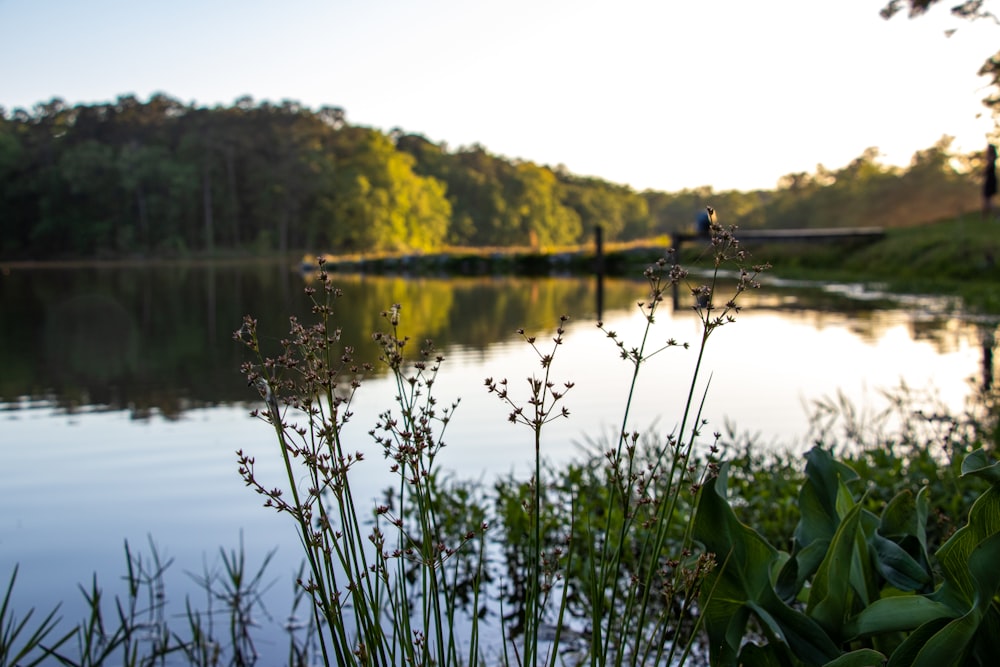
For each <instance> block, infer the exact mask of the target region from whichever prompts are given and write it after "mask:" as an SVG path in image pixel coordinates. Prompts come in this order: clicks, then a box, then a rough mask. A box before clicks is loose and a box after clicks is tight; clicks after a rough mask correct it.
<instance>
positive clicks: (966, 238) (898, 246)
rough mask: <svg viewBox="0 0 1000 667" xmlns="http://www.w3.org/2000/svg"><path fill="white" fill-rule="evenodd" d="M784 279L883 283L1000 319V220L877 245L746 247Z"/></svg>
mask: <svg viewBox="0 0 1000 667" xmlns="http://www.w3.org/2000/svg"><path fill="white" fill-rule="evenodd" d="M747 249H748V250H749V251H750V252H751V253H752V254H753V255H754V256H755V257H761V258H766V259H767V261H769V262H770V263H771V265H772V266H773V270H772V273H773V274H774V275H775V276H778V277H781V278H798V279H807V280H829V281H837V282H860V283H879V284H880V285H883V286H884V287H886V288H888V289H889V290H891V291H894V292H901V293H915V294H926V293H929V294H941V295H951V296H956V297H960V298H962V300H963V301H964V303H965V306H966V307H967V308H969V309H971V310H975V311H979V312H989V313H1000V291H998V290H997V289H996V286H997V284H998V283H1000V220H990V221H984V220H982V219H981V218H980V216H979V215H978V214H971V215H965V216H962V217H959V218H953V219H948V220H942V221H939V222H935V223H931V224H927V225H920V226H916V227H904V228H894V229H888V230H886V236H885V238H884V239H882V240H880V241H877V242H875V243H862V244H858V243H854V244H851V243H844V244H829V243H827V244H818V243H817V244H806V243H795V244H791V243H769V244H747Z"/></svg>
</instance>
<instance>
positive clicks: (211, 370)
mask: <svg viewBox="0 0 1000 667" xmlns="http://www.w3.org/2000/svg"><path fill="white" fill-rule="evenodd" d="M333 279H334V280H335V281H336V284H337V285H338V286H340V287H341V288H342V289H343V291H344V298H342V299H341V300H340V301H339V302H338V304H339V314H338V318H337V319H338V322H339V324H340V325H341V326H342V327H343V329H344V331H343V339H344V340H345V341H348V342H349V343H350V344H353V345H354V346H355V347H356V349H357V356H358V358H359V360H364V361H374V360H375V357H376V349H375V346H374V345H373V344H372V343H371V340H370V334H371V332H373V331H375V330H377V329H379V328H380V327H381V326H382V322H381V319H380V317H379V312H380V311H381V310H382V309H384V308H387V307H388V306H390V305H391V304H393V303H400V304H403V312H404V322H405V327H406V331H407V332H408V333H409V335H410V336H411V338H413V339H415V340H423V339H425V338H432V339H433V340H434V341H435V343H436V344H437V345H438V347H439V348H442V349H447V348H448V347H451V346H460V347H461V348H463V350H464V351H465V352H466V353H468V352H469V351H474V352H478V353H482V352H484V351H485V350H486V349H487V348H489V347H490V346H491V345H494V344H496V343H499V342H502V341H505V340H508V339H510V338H511V337H512V336H513V334H514V331H515V330H516V329H517V328H519V327H524V328H525V329H529V330H538V329H541V328H545V327H548V326H550V325H551V323H552V322H553V321H554V320H555V318H556V317H557V316H558V315H559V314H567V315H569V316H570V317H571V318H572V319H573V320H574V321H581V320H583V321H588V320H592V321H596V320H597V319H598V318H600V317H608V316H614V314H615V313H621V312H622V311H623V310H625V309H629V308H632V307H634V303H635V301H637V300H640V299H641V298H642V297H643V291H644V284H643V283H642V282H639V281H630V280H622V279H615V278H608V277H597V278H595V277H561V278H531V279H527V278H517V277H488V276H487V277H474V278H469V277H464V278H463V277H456V278H408V279H407V278H401V277H388V276H359V275H336V276H334V278H333ZM308 280H309V278H308V277H305V278H303V277H302V276H300V275H299V274H297V273H295V272H293V271H291V270H289V268H288V267H286V266H283V265H276V264H257V265H250V266H246V265H238V266H237V265H227V266H214V265H209V266H170V267H157V268H125V269H123V268H86V269H84V268H81V269H59V270H11V271H9V273H5V274H4V275H3V276H2V277H0V304H2V309H3V315H4V316H3V318H2V321H0V364H2V367H3V368H4V373H3V374H2V375H0V404H3V406H4V407H6V408H7V409H12V408H16V407H18V406H20V407H25V406H28V405H33V404H37V403H38V401H45V402H46V404H54V405H56V406H58V407H60V408H61V409H63V410H66V411H74V410H79V409H83V408H84V407H89V408H90V409H93V408H94V407H95V406H96V407H97V408H98V409H111V410H128V411H129V412H130V414H131V415H132V416H133V417H135V418H144V417H147V416H149V415H150V414H153V413H158V414H162V415H164V416H166V417H168V418H175V417H178V416H180V415H181V414H182V413H183V412H184V411H185V410H187V409H189V408H191V407H197V406H207V405H218V404H229V403H239V402H241V401H244V400H246V399H247V398H248V397H249V396H250V394H248V392H247V391H246V389H245V387H244V386H243V382H242V381H241V378H240V375H239V372H238V368H239V365H240V362H241V361H242V360H243V354H244V352H243V350H242V349H241V347H240V346H238V345H236V344H234V343H233V341H232V331H233V330H234V329H235V328H236V327H237V326H238V324H239V322H240V321H241V319H242V317H243V315H244V314H247V313H251V314H253V315H254V316H255V317H257V318H258V320H259V322H260V326H261V331H262V333H263V336H264V340H265V342H268V341H270V343H272V344H273V345H274V346H275V348H277V341H278V340H279V339H280V338H281V337H282V335H283V334H284V333H285V332H286V331H287V321H288V320H287V318H288V316H289V315H297V316H299V317H301V318H308V317H309V313H308V306H309V304H308V302H307V300H306V299H305V297H304V296H303V295H302V287H303V283H304V282H308ZM723 289H724V288H723ZM741 299H742V303H743V306H744V307H745V308H746V309H747V310H752V311H753V312H756V313H762V312H775V313H781V314H783V315H784V316H786V317H790V318H795V319H802V320H804V321H806V322H808V323H809V324H810V325H811V326H813V327H815V328H816V329H823V328H825V327H828V326H834V325H836V326H846V327H847V328H849V329H850V330H851V331H853V332H855V333H856V334H857V335H858V336H860V337H861V338H862V339H864V340H866V341H875V340H877V339H879V338H880V337H881V336H882V335H883V334H884V333H885V332H886V331H887V330H888V329H889V328H891V327H895V326H898V325H899V323H900V312H901V311H900V310H899V307H898V304H894V303H893V302H892V301H891V300H890V299H889V298H888V297H886V296H884V295H882V296H877V298H871V296H870V295H866V294H859V293H858V292H857V290H852V289H837V288H830V287H828V286H827V287H820V286H814V285H769V286H766V287H765V288H764V289H763V290H761V291H759V292H749V293H746V294H744V295H743V296H742V297H741ZM691 305H692V304H691V298H690V295H689V294H686V293H685V292H684V291H683V289H682V290H680V291H679V294H678V298H677V302H676V304H675V317H683V316H684V313H691ZM935 311H936V312H935ZM907 313H908V315H907V320H906V321H907V326H908V328H909V331H910V335H911V337H912V338H913V339H914V340H920V341H927V342H928V343H930V344H931V345H933V346H934V348H935V349H937V350H938V351H939V352H941V353H945V352H949V351H953V350H955V349H958V348H959V347H961V346H963V345H968V344H970V342H971V344H973V345H975V346H976V347H978V348H981V349H982V350H983V355H984V361H983V368H984V371H985V370H986V369H987V368H989V369H992V359H991V356H990V355H991V354H992V349H993V348H994V346H995V341H994V340H993V338H992V335H993V324H983V325H981V326H980V327H979V329H976V328H974V327H971V326H969V325H968V324H967V323H963V322H962V321H960V320H957V319H955V318H954V317H952V315H951V314H950V307H949V304H947V303H943V302H942V303H934V302H926V303H921V304H917V307H916V308H915V309H914V308H912V307H911V309H910V310H908V311H907ZM691 316H692V317H693V314H691ZM973 339H974V340H973ZM988 357H989V358H988ZM984 377H985V376H984Z"/></svg>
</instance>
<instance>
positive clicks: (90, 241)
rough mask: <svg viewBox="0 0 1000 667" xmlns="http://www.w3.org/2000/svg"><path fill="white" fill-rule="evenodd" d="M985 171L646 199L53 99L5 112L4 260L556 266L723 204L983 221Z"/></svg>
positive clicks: (830, 176)
mask: <svg viewBox="0 0 1000 667" xmlns="http://www.w3.org/2000/svg"><path fill="white" fill-rule="evenodd" d="M977 165H978V158H976V157H974V156H962V155H956V154H955V153H954V151H953V150H952V149H951V148H950V139H948V138H944V139H942V140H941V141H940V142H938V143H937V144H935V145H934V146H933V147H931V148H928V149H926V150H924V151H919V152H917V153H916V154H915V155H914V157H913V162H912V164H911V165H910V167H909V168H908V169H897V168H893V167H887V166H884V165H882V164H880V163H879V162H878V151H877V149H874V148H871V149H868V150H866V151H865V152H864V154H863V155H862V156H860V157H858V158H857V159H856V160H854V161H852V162H851V163H850V164H848V165H847V166H845V167H843V168H841V169H836V170H831V169H827V168H825V167H823V166H822V165H820V166H819V167H818V168H817V171H816V173H815V174H806V173H796V174H789V175H788V176H786V177H784V178H783V179H781V181H780V182H779V183H778V184H777V187H776V189H775V190H772V191H755V192H737V191H727V192H715V191H713V190H712V188H711V187H708V186H706V187H700V188H694V189H689V190H683V191H681V192H677V193H665V192H657V191H646V192H636V191H634V190H632V189H631V188H630V187H628V186H624V185H616V184H612V183H608V182H606V181H603V180H601V179H598V178H592V177H581V176H577V175H574V174H572V173H570V172H568V171H567V170H566V169H565V168H564V167H561V166H560V167H555V168H551V167H548V166H544V165H539V164H536V163H534V162H531V161H529V160H523V159H509V158H504V157H501V156H497V155H494V154H491V153H490V152H488V151H487V150H486V149H485V148H483V147H482V146H479V145H473V146H469V147H459V148H458V149H455V150H448V149H447V148H446V146H445V145H444V144H435V143H433V142H431V141H429V140H427V139H426V138H424V137H422V136H420V135H418V134H407V133H404V132H402V131H395V130H394V131H392V132H390V133H384V132H382V131H380V130H376V129H372V128H366V127H362V126H358V125H352V124H350V123H348V122H347V119H346V115H345V113H344V111H343V109H340V108H338V107H322V108H320V109H319V110H312V109H309V108H307V107H304V106H302V105H301V104H298V103H296V102H293V101H287V100H286V101H283V102H282V103H280V104H272V103H269V102H260V103H254V101H253V100H251V99H249V98H241V99H239V100H237V101H236V102H235V103H234V104H233V105H232V106H230V107H215V108H202V107H195V106H193V105H184V104H182V103H180V102H179V101H177V100H175V99H172V98H170V97H168V96H166V95H163V94H158V95H154V96H152V97H151V98H150V99H149V100H148V101H146V102H142V101H140V100H138V99H136V98H135V97H133V96H122V97H119V98H118V99H117V100H115V101H114V102H111V103H101V104H91V105H84V104H79V105H76V106H72V107H71V106H69V105H68V104H66V103H65V102H64V101H63V100H61V99H59V98H54V99H52V100H51V101H49V102H46V103H40V104H38V105H36V106H35V107H33V108H32V109H31V110H30V111H27V110H24V109H15V110H14V111H13V112H10V113H6V114H0V257H3V258H5V259H36V260H47V259H52V258H66V257H123V256H150V255H155V256H182V257H183V256H187V255H190V254H193V253H198V254H222V253H239V254H242V255H246V254H251V253H262V254H267V253H281V254H284V253H287V252H289V251H291V250H305V251H308V252H314V253H315V252H324V251H332V252H336V253H353V252H363V253H372V252H380V251H390V250H394V251H401V252H415V253H420V252H427V251H431V250H440V249H441V248H443V247H444V246H445V245H446V244H447V245H452V246H455V245H459V246H477V247H485V246H494V247H512V246H517V247H530V248H533V249H535V250H544V249H551V248H553V247H555V246H561V245H566V244H578V243H582V242H584V241H585V240H587V239H588V238H589V237H590V236H591V234H592V233H593V230H594V228H595V227H598V226H600V227H601V228H602V229H603V230H604V236H605V239H606V240H607V241H609V242H613V241H630V240H637V239H643V238H650V237H656V236H661V235H664V234H668V233H671V232H673V231H676V230H678V229H682V228H684V227H686V226H689V225H691V224H692V223H693V221H694V218H695V215H696V214H697V212H698V211H699V210H701V209H703V208H704V207H705V206H706V205H708V204H709V203H712V204H714V205H715V206H716V207H717V208H719V209H722V210H725V211H726V212H727V214H726V215H727V218H726V220H725V221H724V222H725V223H727V224H730V225H738V226H740V227H743V228H756V227H765V226H766V227H777V228H781V227H803V226H812V227H823V226H852V225H854V226H858V225H872V224H877V225H881V226H886V227H896V226H907V225H916V224H922V223H925V222H929V221H932V220H936V219H939V218H941V217H945V216H952V215H956V214H959V213H962V212H964V211H968V210H972V209H976V208H977V207H978V184H977V182H976V180H977V174H978V169H977V168H976V167H977Z"/></svg>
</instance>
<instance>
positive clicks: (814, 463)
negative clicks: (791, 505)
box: [795, 447, 858, 547]
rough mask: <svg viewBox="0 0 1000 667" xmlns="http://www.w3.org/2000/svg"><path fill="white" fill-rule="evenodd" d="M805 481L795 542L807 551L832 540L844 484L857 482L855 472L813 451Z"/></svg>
mask: <svg viewBox="0 0 1000 667" xmlns="http://www.w3.org/2000/svg"><path fill="white" fill-rule="evenodd" d="M805 457H806V461H807V463H806V481H805V483H804V484H803V485H802V489H801V490H800V491H799V511H800V512H801V518H800V520H799V525H798V526H797V527H796V528H795V541H796V543H797V544H798V545H800V546H802V547H805V546H807V545H809V544H811V543H812V542H814V541H815V540H821V539H831V538H832V537H833V533H834V532H835V531H836V530H837V524H838V523H840V515H838V513H837V501H838V496H839V494H840V491H841V489H840V485H841V482H842V481H847V480H854V479H857V477H858V475H857V473H856V472H854V471H853V470H851V469H850V468H849V467H848V466H846V465H844V464H843V463H840V462H838V461H835V460H834V459H833V457H832V456H831V455H830V453H829V452H827V451H826V450H824V449H822V448H820V447H813V448H812V449H810V450H809V451H808V452H806V455H805Z"/></svg>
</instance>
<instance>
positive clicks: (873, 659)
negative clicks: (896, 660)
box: [823, 648, 885, 667]
mask: <svg viewBox="0 0 1000 667" xmlns="http://www.w3.org/2000/svg"><path fill="white" fill-rule="evenodd" d="M883 664H885V656H884V655H882V654H881V653H879V652H878V651H874V650H872V649H870V648H862V649H858V650H857V651H851V652H850V653H845V654H844V655H842V656H840V657H839V658H837V659H836V660H831V661H830V662H828V663H826V664H825V665H823V667H882V665H883Z"/></svg>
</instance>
